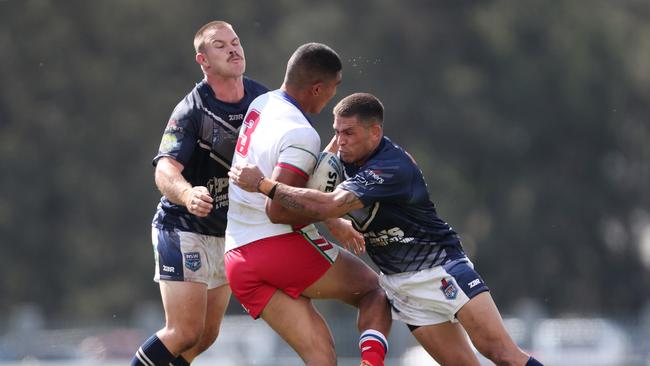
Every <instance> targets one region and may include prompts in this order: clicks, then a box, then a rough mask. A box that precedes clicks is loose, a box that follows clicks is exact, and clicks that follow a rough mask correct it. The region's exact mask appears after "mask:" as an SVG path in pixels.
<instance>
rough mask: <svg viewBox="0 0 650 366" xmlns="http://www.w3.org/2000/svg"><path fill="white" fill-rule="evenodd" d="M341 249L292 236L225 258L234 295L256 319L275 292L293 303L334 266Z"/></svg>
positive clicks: (243, 248) (322, 241) (238, 250)
mask: <svg viewBox="0 0 650 366" xmlns="http://www.w3.org/2000/svg"><path fill="white" fill-rule="evenodd" d="M337 254H338V247H337V246H335V245H333V244H331V243H329V242H328V241H327V240H325V239H323V238H322V237H320V235H319V237H318V238H315V239H314V238H313V235H312V238H310V237H309V236H307V235H306V234H303V233H302V232H292V233H288V234H282V235H278V236H272V237H269V238H264V239H260V240H256V241H254V242H252V243H249V244H246V245H244V246H241V247H238V248H235V249H231V250H229V251H227V252H226V254H225V262H226V276H227V277H228V281H229V282H230V288H231V289H232V292H233V294H234V295H235V297H236V298H237V300H239V302H240V303H241V304H242V306H243V307H244V309H246V311H248V313H249V314H250V316H252V317H253V318H254V319H257V318H258V317H259V316H260V314H261V313H262V310H264V307H265V306H266V304H267V303H268V302H269V300H270V299H271V296H273V293H274V292H275V291H276V290H282V291H283V292H284V293H286V294H287V295H289V296H291V297H293V298H294V299H295V298H297V297H298V296H300V294H301V293H302V292H303V291H304V290H305V289H306V288H307V287H309V286H310V285H311V284H312V283H314V282H316V280H318V279H319V278H320V277H321V276H322V275H323V274H325V272H327V270H328V269H329V268H330V267H331V266H332V263H334V260H335V259H336V255H337Z"/></svg>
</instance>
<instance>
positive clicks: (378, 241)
mask: <svg viewBox="0 0 650 366" xmlns="http://www.w3.org/2000/svg"><path fill="white" fill-rule="evenodd" d="M363 236H364V237H365V238H366V239H367V240H368V243H370V244H371V245H376V246H380V247H383V246H386V245H388V244H390V243H410V242H412V241H413V240H415V238H412V237H404V231H403V230H402V229H400V228H399V227H394V228H392V229H385V230H381V231H379V232H375V231H368V232H367V233H364V234H363Z"/></svg>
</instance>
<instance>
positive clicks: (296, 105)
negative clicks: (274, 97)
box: [275, 89, 314, 126]
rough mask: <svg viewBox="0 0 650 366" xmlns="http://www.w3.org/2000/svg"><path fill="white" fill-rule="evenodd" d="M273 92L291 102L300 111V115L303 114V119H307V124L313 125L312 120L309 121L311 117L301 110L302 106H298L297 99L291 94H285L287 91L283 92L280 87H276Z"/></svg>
mask: <svg viewBox="0 0 650 366" xmlns="http://www.w3.org/2000/svg"><path fill="white" fill-rule="evenodd" d="M275 92H276V93H277V94H279V95H280V96H281V97H282V99H284V100H286V101H287V102H289V103H291V104H293V105H294V107H296V108H298V110H299V111H300V113H302V115H303V116H305V119H306V120H307V122H309V124H310V125H312V126H313V125H314V124H313V123H312V121H311V118H309V116H308V115H307V113H305V111H303V110H302V108H300V105H299V104H298V101H297V100H295V99H294V98H293V97H292V96H291V95H289V94H287V92H285V91H284V90H282V89H278V90H276V91H275Z"/></svg>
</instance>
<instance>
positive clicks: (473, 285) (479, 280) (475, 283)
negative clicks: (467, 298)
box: [467, 278, 481, 288]
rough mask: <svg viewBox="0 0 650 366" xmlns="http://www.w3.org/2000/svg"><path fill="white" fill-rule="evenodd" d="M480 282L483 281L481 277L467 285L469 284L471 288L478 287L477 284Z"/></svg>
mask: <svg viewBox="0 0 650 366" xmlns="http://www.w3.org/2000/svg"><path fill="white" fill-rule="evenodd" d="M480 283H481V279H480V278H477V279H475V280H474V281H472V282H470V283H468V284H467V286H469V288H474V287H476V286H477V285H479V284H480Z"/></svg>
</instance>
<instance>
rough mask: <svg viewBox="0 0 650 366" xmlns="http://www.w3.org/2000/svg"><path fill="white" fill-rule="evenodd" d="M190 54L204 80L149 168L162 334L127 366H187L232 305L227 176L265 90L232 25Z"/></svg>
mask: <svg viewBox="0 0 650 366" xmlns="http://www.w3.org/2000/svg"><path fill="white" fill-rule="evenodd" d="M194 48H195V50H196V62H197V63H198V64H199V65H200V67H201V70H202V71H203V74H204V75H205V77H204V79H203V80H202V81H201V82H200V83H198V84H197V85H196V86H195V87H194V89H192V91H191V92H190V93H189V94H187V96H185V98H183V100H182V101H181V102H180V103H179V104H178V105H177V106H176V108H175V109H174V111H173V113H172V115H171V118H170V120H169V122H168V123H167V127H166V128H165V132H164V134H163V137H162V142H161V143H160V149H159V151H158V155H156V157H155V158H154V160H153V163H154V165H155V166H156V172H155V180H156V185H157V186H158V189H159V190H160V192H161V193H162V194H163V197H162V198H161V200H160V204H159V205H158V209H157V212H156V215H155V216H154V219H153V224H152V226H153V228H152V240H153V246H154V254H155V261H156V267H155V277H154V280H155V281H157V282H159V285H160V294H161V296H162V301H163V306H164V309H165V327H164V328H163V329H161V330H159V331H158V332H156V334H154V335H152V336H151V337H150V338H149V339H148V340H147V341H146V342H145V343H144V344H143V345H142V346H141V347H140V348H139V349H138V351H137V352H136V354H135V356H134V357H133V360H132V361H131V365H132V366H133V365H145V366H163V365H164V366H168V365H174V366H181V365H189V364H190V362H192V360H193V359H194V358H195V357H196V356H197V355H198V354H200V353H201V352H203V351H204V350H206V349H207V348H208V347H210V345H211V344H212V343H213V342H214V341H215V339H216V338H217V335H218V333H219V327H220V325H221V320H222V319H223V316H224V313H225V310H226V307H227V305H228V301H229V300H230V288H229V287H228V281H227V279H226V275H225V272H224V263H223V253H224V238H223V236H224V231H225V229H226V211H227V210H228V194H227V193H228V176H227V175H226V174H227V172H228V169H229V168H230V163H231V159H232V154H233V151H234V148H235V141H236V139H237V133H238V129H239V127H240V126H241V123H242V120H243V117H244V114H245V113H246V109H247V108H248V105H249V104H250V102H251V101H252V100H253V99H255V97H257V96H258V95H260V94H263V93H265V92H267V91H268V89H267V88H266V87H264V86H262V85H261V84H259V83H257V82H255V81H253V80H251V79H248V78H246V77H244V76H243V74H244V70H245V68H246V60H245V58H244V50H243V48H242V46H241V43H240V40H239V37H237V34H236V33H235V31H234V29H233V27H232V26H231V25H230V24H228V23H226V22H223V21H214V22H210V23H208V24H206V25H204V26H203V27H201V28H200V29H199V30H198V32H197V33H196V35H195V37H194Z"/></svg>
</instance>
